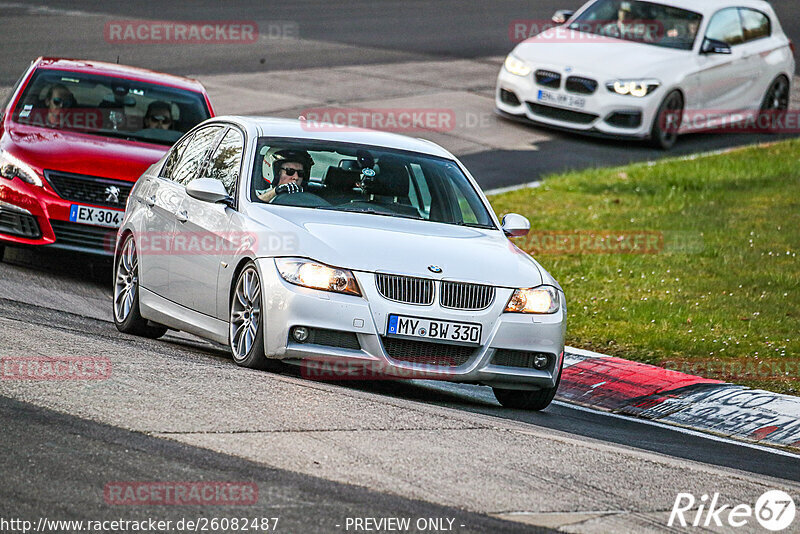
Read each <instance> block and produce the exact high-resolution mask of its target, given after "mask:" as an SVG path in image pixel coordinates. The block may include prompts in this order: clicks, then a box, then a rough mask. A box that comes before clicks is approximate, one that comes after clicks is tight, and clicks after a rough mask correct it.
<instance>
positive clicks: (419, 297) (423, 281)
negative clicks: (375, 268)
mask: <svg viewBox="0 0 800 534" xmlns="http://www.w3.org/2000/svg"><path fill="white" fill-rule="evenodd" d="M375 284H376V286H377V287H378V292H379V293H380V294H381V295H382V296H383V297H384V298H387V299H389V300H393V301H395V302H403V303H405V304H418V305H422V306H429V305H431V304H433V280H429V279H427V278H412V277H410V276H398V275H394V274H381V273H377V274H376V275H375Z"/></svg>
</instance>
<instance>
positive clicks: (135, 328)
mask: <svg viewBox="0 0 800 534" xmlns="http://www.w3.org/2000/svg"><path fill="white" fill-rule="evenodd" d="M114 324H115V325H116V326H117V330H119V331H120V332H123V333H125V334H133V335H136V336H144V337H149V338H153V339H155V338H159V337H161V336H163V335H164V334H166V333H167V328H166V327H165V326H161V325H159V324H155V323H152V322H150V321H148V320H147V319H145V318H144V317H142V315H141V313H139V257H138V255H137V254H136V243H135V241H134V240H133V236H132V235H129V236H128V237H127V238H126V239H125V243H124V244H123V245H122V252H120V254H119V257H118V258H117V261H116V264H115V269H114Z"/></svg>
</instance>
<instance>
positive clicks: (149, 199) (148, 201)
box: [144, 195, 156, 208]
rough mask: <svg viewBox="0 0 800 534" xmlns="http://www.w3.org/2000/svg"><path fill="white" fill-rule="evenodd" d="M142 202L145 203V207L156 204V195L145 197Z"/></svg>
mask: <svg viewBox="0 0 800 534" xmlns="http://www.w3.org/2000/svg"><path fill="white" fill-rule="evenodd" d="M144 203H145V204H147V207H149V208H152V207H153V206H155V205H156V196H155V195H150V196H149V197H145V199H144Z"/></svg>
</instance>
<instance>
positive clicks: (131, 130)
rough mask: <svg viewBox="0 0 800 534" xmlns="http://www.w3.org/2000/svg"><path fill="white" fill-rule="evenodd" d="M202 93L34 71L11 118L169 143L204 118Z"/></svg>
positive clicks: (93, 132) (124, 81) (98, 133)
mask: <svg viewBox="0 0 800 534" xmlns="http://www.w3.org/2000/svg"><path fill="white" fill-rule="evenodd" d="M209 116H210V114H209V111H208V108H207V107H206V103H205V99H204V97H203V95H202V94H200V93H197V92H194V91H185V90H181V89H175V88H172V87H165V86H162V85H155V84H151V83H146V82H139V81H133V80H126V79H123V78H115V77H112V76H100V75H96V74H83V73H75V72H67V71H60V70H49V69H48V70H44V69H43V70H39V71H38V72H37V73H36V74H34V76H33V78H32V79H31V81H30V83H28V86H27V87H26V89H25V92H24V93H23V94H22V97H21V98H20V99H19V102H18V103H17V107H16V109H15V110H14V116H13V120H15V121H16V122H19V123H22V124H31V125H34V126H41V127H44V128H54V129H60V130H71V131H77V132H81V133H88V134H93V135H102V136H108V137H120V138H125V139H131V140H136V141H145V142H148V143H158V144H164V145H172V144H173V143H174V142H175V141H177V140H178V139H179V138H180V137H181V136H182V135H183V134H184V133H186V132H187V131H189V130H190V129H191V128H193V127H194V126H195V125H196V124H198V123H200V122H201V121H203V120H205V119H207V118H209Z"/></svg>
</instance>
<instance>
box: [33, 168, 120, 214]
mask: <svg viewBox="0 0 800 534" xmlns="http://www.w3.org/2000/svg"><path fill="white" fill-rule="evenodd" d="M44 176H45V178H47V181H48V182H50V185H52V186H53V189H55V190H56V193H58V196H60V197H61V198H63V199H64V200H72V201H74V202H83V203H86V204H93V205H95V206H108V207H109V208H117V209H124V208H125V203H126V202H127V200H128V195H129V194H130V192H131V188H132V187H133V183H132V182H124V181H122V180H111V179H108V178H96V177H94V176H84V175H81V174H68V173H64V172H55V171H45V173H44Z"/></svg>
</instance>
